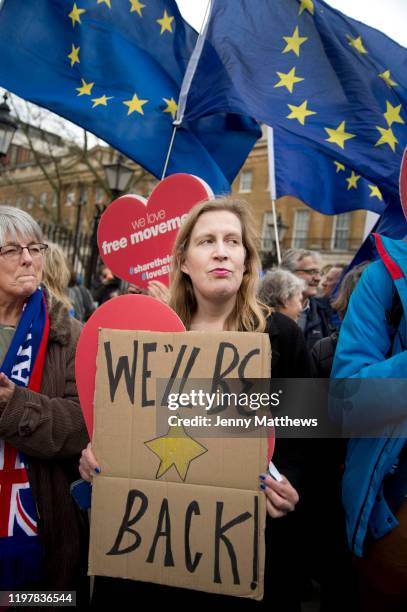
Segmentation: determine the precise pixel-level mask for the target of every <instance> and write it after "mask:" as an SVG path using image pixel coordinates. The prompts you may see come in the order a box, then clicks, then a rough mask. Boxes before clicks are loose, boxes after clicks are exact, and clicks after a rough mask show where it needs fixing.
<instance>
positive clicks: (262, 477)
mask: <svg viewBox="0 0 407 612" xmlns="http://www.w3.org/2000/svg"><path fill="white" fill-rule="evenodd" d="M259 478H260V480H266V478H267V476H265V475H264V474H260V476H259Z"/></svg>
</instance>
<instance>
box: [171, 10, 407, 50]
mask: <svg viewBox="0 0 407 612" xmlns="http://www.w3.org/2000/svg"><path fill="white" fill-rule="evenodd" d="M257 1H258V0H251V2H252V3H253V6H254V7H255V6H256V2H257ZM234 2H239V0H234ZM326 2H327V4H330V5H331V6H333V7H334V8H336V9H338V10H339V11H342V13H345V15H348V16H349V17H353V18H354V19H358V20H359V21H363V23H366V24H367V25H370V26H373V27H374V28H377V29H378V30H381V31H382V32H384V33H385V34H387V35H388V36H391V38H393V39H394V40H396V41H397V42H398V43H400V44H401V45H403V46H404V47H407V0H326ZM177 3H178V6H179V8H180V11H181V13H182V15H183V17H184V19H186V20H187V21H189V23H190V24H191V25H193V26H194V28H195V29H197V30H199V29H200V26H201V24H202V20H203V18H204V15H205V10H206V7H207V5H208V0H177Z"/></svg>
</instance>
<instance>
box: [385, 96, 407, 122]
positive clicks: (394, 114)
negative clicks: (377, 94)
mask: <svg viewBox="0 0 407 612" xmlns="http://www.w3.org/2000/svg"><path fill="white" fill-rule="evenodd" d="M386 106H387V110H386V112H385V113H383V115H384V118H385V119H386V121H387V125H388V126H389V127H390V126H391V125H392V124H393V123H405V121H404V119H403V118H402V117H400V111H401V104H399V105H398V106H393V105H392V104H390V102H389V101H388V100H387V101H386Z"/></svg>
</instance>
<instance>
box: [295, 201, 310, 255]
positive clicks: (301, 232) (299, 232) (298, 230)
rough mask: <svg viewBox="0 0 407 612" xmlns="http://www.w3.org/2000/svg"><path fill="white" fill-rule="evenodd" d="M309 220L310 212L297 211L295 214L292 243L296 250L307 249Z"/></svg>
mask: <svg viewBox="0 0 407 612" xmlns="http://www.w3.org/2000/svg"><path fill="white" fill-rule="evenodd" d="M309 220H310V212H309V210H297V211H296V212H295V217H294V231H293V241H292V247H293V248H294V249H304V248H306V246H307V240H308V230H309Z"/></svg>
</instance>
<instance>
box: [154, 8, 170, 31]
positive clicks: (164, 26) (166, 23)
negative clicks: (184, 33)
mask: <svg viewBox="0 0 407 612" xmlns="http://www.w3.org/2000/svg"><path fill="white" fill-rule="evenodd" d="M173 21H174V17H170V15H168V13H167V11H164V15H163V16H162V17H161V19H157V23H159V24H160V26H161V32H160V35H161V34H164V32H165V31H166V30H167V31H168V32H172V26H171V24H172V22H173Z"/></svg>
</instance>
